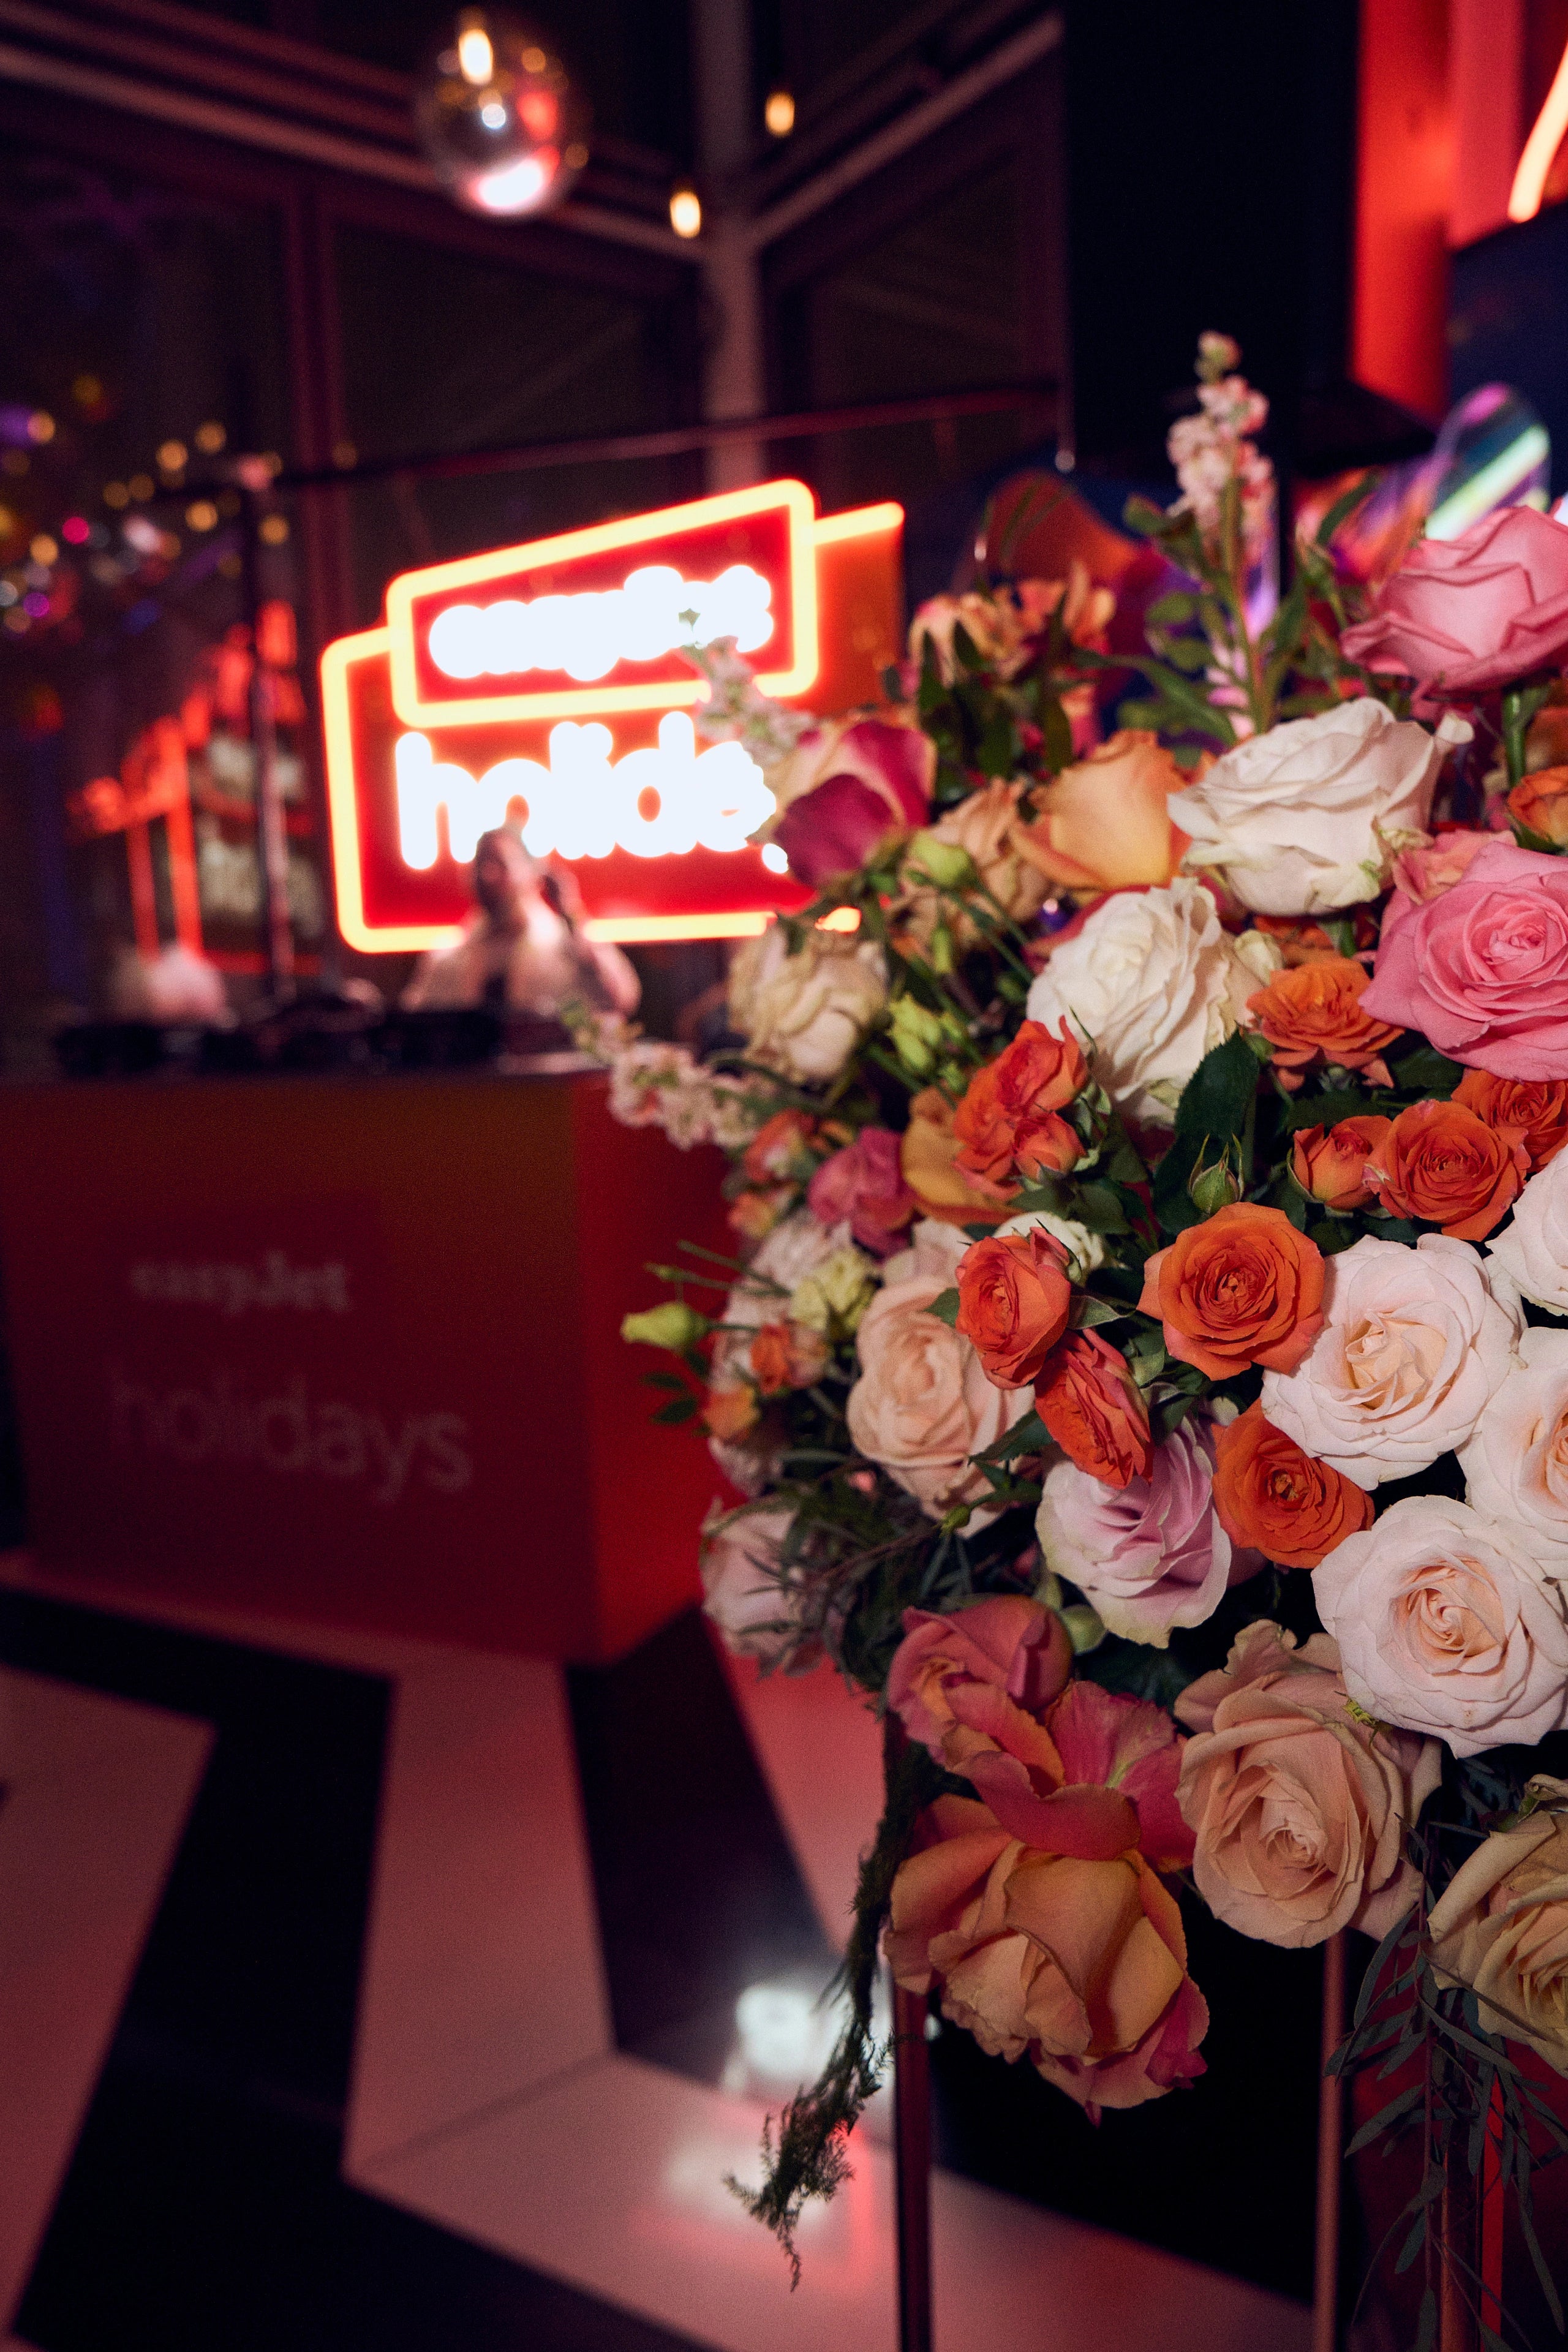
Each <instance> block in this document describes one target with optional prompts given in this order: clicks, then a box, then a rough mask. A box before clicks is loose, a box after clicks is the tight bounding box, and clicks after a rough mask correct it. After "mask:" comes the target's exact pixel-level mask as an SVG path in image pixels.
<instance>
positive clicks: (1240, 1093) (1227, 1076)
mask: <svg viewBox="0 0 1568 2352" xmlns="http://www.w3.org/2000/svg"><path fill="white" fill-rule="evenodd" d="M1455 1083H1456V1084H1458V1079H1457V1078H1456V1081H1455ZM1257 1092H1258V1063H1257V1060H1256V1059H1255V1057H1254V1055H1253V1054H1252V1051H1251V1049H1250V1047H1249V1046H1248V1045H1247V1039H1246V1038H1245V1036H1243V1034H1241V1032H1240V1031H1239V1030H1237V1031H1236V1032H1234V1033H1233V1034H1232V1035H1230V1036H1229V1037H1227V1038H1226V1041H1225V1043H1224V1045H1215V1047H1214V1049H1213V1051H1212V1052H1210V1053H1207V1054H1205V1055H1204V1058H1203V1060H1202V1061H1201V1062H1200V1063H1199V1064H1198V1066H1197V1068H1196V1069H1195V1070H1194V1072H1193V1075H1192V1076H1191V1077H1190V1078H1189V1079H1188V1080H1187V1083H1186V1085H1185V1087H1184V1088H1183V1089H1182V1099H1181V1101H1180V1102H1179V1103H1178V1104H1177V1106H1176V1133H1177V1135H1178V1136H1179V1137H1180V1138H1182V1139H1190V1140H1192V1141H1193V1142H1194V1143H1203V1142H1205V1141H1213V1142H1215V1143H1228V1142H1229V1140H1230V1139H1231V1138H1232V1137H1233V1136H1238V1135H1239V1134H1240V1133H1241V1131H1242V1129H1243V1128H1244V1127H1245V1126H1246V1124H1247V1112H1248V1110H1249V1109H1250V1108H1251V1106H1252V1102H1253V1098H1254V1097H1255V1096H1256V1094H1257Z"/></svg>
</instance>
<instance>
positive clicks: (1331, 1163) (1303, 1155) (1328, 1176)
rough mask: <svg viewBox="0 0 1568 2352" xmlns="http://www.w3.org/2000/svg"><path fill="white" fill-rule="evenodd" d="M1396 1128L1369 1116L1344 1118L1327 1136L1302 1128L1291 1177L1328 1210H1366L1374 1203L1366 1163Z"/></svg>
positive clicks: (1293, 1142)
mask: <svg viewBox="0 0 1568 2352" xmlns="http://www.w3.org/2000/svg"><path fill="white" fill-rule="evenodd" d="M1393 1124H1394V1122H1393V1120H1392V1119H1387V1118H1377V1117H1376V1116H1375V1115H1373V1114H1371V1113H1368V1114H1364V1115H1358V1116H1357V1117H1356V1118H1342V1119H1341V1120H1340V1121H1339V1123H1338V1125H1337V1126H1335V1127H1331V1128H1330V1129H1329V1130H1328V1132H1327V1134H1325V1133H1324V1131H1323V1129H1321V1127H1303V1128H1299V1129H1297V1131H1296V1134H1295V1135H1294V1137H1293V1138H1292V1139H1291V1144H1290V1173H1291V1174H1292V1175H1293V1176H1294V1177H1295V1179H1296V1181H1297V1183H1298V1184H1300V1187H1301V1190H1302V1192H1310V1194H1311V1197H1312V1199H1313V1200H1314V1201H1321V1202H1322V1204H1323V1206H1324V1208H1325V1209H1338V1210H1341V1211H1345V1210H1350V1209H1364V1208H1365V1206H1366V1204H1367V1202H1369V1201H1370V1200H1371V1199H1372V1186H1371V1185H1370V1184H1369V1183H1368V1182H1367V1177H1366V1163H1367V1161H1368V1160H1370V1159H1371V1157H1372V1154H1373V1151H1374V1150H1375V1149H1376V1147H1377V1145H1378V1144H1379V1142H1380V1141H1381V1140H1382V1139H1383V1138H1384V1136H1385V1135H1386V1134H1387V1132H1388V1130H1389V1129H1390V1128H1391V1127H1392V1126H1393Z"/></svg>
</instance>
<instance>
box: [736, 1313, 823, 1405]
mask: <svg viewBox="0 0 1568 2352" xmlns="http://www.w3.org/2000/svg"><path fill="white" fill-rule="evenodd" d="M750 1352H751V1363H752V1379H753V1380H754V1381H756V1383H757V1386H758V1387H759V1388H760V1389H761V1391H762V1392H763V1395H764V1396H777V1395H779V1394H780V1392H781V1391H783V1390H784V1389H808V1388H809V1387H810V1386H811V1384H812V1382H813V1381H816V1380H820V1379H821V1377H822V1375H823V1373H824V1372H825V1371H826V1369H827V1360H828V1356H829V1354H830V1353H831V1350H830V1349H829V1348H828V1345H827V1342H826V1339H824V1338H823V1336H822V1334H821V1332H820V1331H813V1330H810V1329H809V1328H807V1327H806V1325H805V1324H804V1323H764V1324H763V1326H762V1328H761V1329H760V1330H759V1331H758V1333H757V1335H756V1337H755V1338H754V1339H753V1340H752V1345H751V1351H750Z"/></svg>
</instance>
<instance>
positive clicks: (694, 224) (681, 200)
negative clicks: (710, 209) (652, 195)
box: [669, 180, 702, 236]
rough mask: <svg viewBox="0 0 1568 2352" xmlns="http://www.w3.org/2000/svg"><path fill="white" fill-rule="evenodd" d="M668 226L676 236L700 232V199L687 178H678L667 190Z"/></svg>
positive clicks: (699, 233) (696, 234)
mask: <svg viewBox="0 0 1568 2352" xmlns="http://www.w3.org/2000/svg"><path fill="white" fill-rule="evenodd" d="M669 226H670V227H671V228H672V229H673V230H674V231H675V234H676V236H700V235H701V234H702V199H701V197H700V195H699V194H698V193H697V191H696V189H695V188H694V187H693V186H692V184H691V183H690V181H689V180H678V181H677V182H676V184H675V186H674V187H673V188H671V190H670V192H669Z"/></svg>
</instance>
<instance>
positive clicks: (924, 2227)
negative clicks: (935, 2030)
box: [893, 1986, 931, 2352]
mask: <svg viewBox="0 0 1568 2352" xmlns="http://www.w3.org/2000/svg"><path fill="white" fill-rule="evenodd" d="M925 2028H926V2004H925V1998H924V1995H923V1994H921V1993H918V1992H900V1990H899V1989H898V1988H897V1987H896V1986H895V1987H894V1990H893V2150H894V2159H895V2169H894V2182H895V2188H894V2194H895V2198H896V2200H897V2204H898V2212H899V2352H931V2055H930V2053H929V2050H928V2048H927V2045H926V2037H925Z"/></svg>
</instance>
